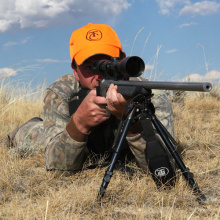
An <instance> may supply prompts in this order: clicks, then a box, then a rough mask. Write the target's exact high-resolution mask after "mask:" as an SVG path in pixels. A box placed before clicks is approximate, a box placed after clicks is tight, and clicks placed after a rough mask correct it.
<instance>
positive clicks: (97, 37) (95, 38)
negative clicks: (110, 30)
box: [86, 29, 102, 41]
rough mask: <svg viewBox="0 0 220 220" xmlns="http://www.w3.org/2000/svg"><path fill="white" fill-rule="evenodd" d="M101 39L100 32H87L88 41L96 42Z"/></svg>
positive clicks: (95, 30) (93, 30)
mask: <svg viewBox="0 0 220 220" xmlns="http://www.w3.org/2000/svg"><path fill="white" fill-rule="evenodd" d="M101 38H102V32H101V31H100V30H97V29H92V30H90V31H88V32H87V34H86V39H87V40H89V41H98V40H101Z"/></svg>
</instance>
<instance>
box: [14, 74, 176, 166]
mask: <svg viewBox="0 0 220 220" xmlns="http://www.w3.org/2000/svg"><path fill="white" fill-rule="evenodd" d="M79 90H80V87H79V84H78V82H77V81H76V79H75V78H74V75H73V74H68V75H65V76H62V77H61V78H59V79H58V80H57V81H55V82H54V83H53V84H52V85H51V86H50V87H49V88H48V89H47V90H46V93H45V97H44V105H43V121H34V122H33V121H31V120H30V121H29V122H27V123H26V124H25V125H23V126H21V127H20V128H19V129H18V131H17V132H16V135H15V136H14V138H13V145H14V148H11V153H13V152H14V153H15V152H16V151H17V152H18V153H20V154H21V155H25V154H26V152H32V153H33V152H34V151H35V152H38V151H39V150H42V149H44V151H45V164H46V169H47V170H54V169H57V170H78V169H82V168H83V166H84V164H85V161H86V160H87V159H88V156H89V155H90V153H91V152H90V151H89V149H88V146H87V144H88V141H85V142H77V141H75V140H73V139H72V138H71V137H70V136H69V134H68V132H67V131H66V125H67V123H68V121H69V119H70V117H71V116H70V113H69V102H70V101H72V100H71V97H73V94H74V93H77V92H78V91H79ZM152 102H153V103H154V105H155V109H156V115H157V117H158V119H159V120H160V121H161V122H162V123H163V124H164V126H165V127H166V128H167V129H168V131H169V132H170V133H171V134H172V135H173V114H172V107H171V104H170V102H169V100H168V98H167V96H166V95H165V94H164V93H161V92H159V94H156V95H155V96H154V97H153V98H152ZM91 135H92V133H91ZM96 135H97V134H96ZM126 139H127V141H128V144H129V147H130V149H131V151H132V153H133V154H134V156H135V158H136V159H137V161H138V163H139V164H140V166H141V167H142V168H143V169H145V170H146V169H147V162H146V159H145V154H144V149H145V147H146V142H145V140H144V139H143V137H142V134H138V135H137V136H135V137H127V138H126ZM98 147H99V148H100V151H101V148H102V145H100V146H98ZM16 148H17V149H16Z"/></svg>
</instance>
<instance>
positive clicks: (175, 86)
mask: <svg viewBox="0 0 220 220" xmlns="http://www.w3.org/2000/svg"><path fill="white" fill-rule="evenodd" d="M111 83H113V84H115V85H118V86H142V87H144V88H146V89H160V90H182V91H198V92H210V91H211V90H212V84H211V83H209V82H169V81H122V80H119V81H114V80H105V79H104V80H102V81H101V84H105V85H108V86H109V85H110V84H111Z"/></svg>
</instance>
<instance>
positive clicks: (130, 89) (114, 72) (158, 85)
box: [91, 56, 212, 203]
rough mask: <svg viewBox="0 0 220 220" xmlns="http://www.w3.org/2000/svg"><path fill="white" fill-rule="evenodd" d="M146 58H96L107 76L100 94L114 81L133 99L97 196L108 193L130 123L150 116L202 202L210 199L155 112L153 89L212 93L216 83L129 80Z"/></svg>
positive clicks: (98, 70) (97, 71) (96, 69)
mask: <svg viewBox="0 0 220 220" xmlns="http://www.w3.org/2000/svg"><path fill="white" fill-rule="evenodd" d="M144 68H145V64H144V61H143V60H142V59H141V58H140V57H137V56H132V57H126V58H124V59H122V60H119V59H118V58H112V60H99V61H95V62H94V63H93V64H92V66H91V69H92V70H93V72H94V73H95V74H103V75H104V79H103V80H101V81H100V86H99V87H97V95H100V96H106V92H107V90H108V87H109V86H110V84H112V83H113V84H114V85H117V88H118V89H117V91H118V92H119V93H121V94H122V95H123V96H124V97H125V98H129V99H132V100H133V103H132V104H131V105H129V107H128V109H127V113H126V115H125V117H124V119H122V120H121V121H120V124H119V127H118V130H117V134H116V136H115V139H114V142H113V149H114V152H113V155H112V157H111V161H110V165H109V166H108V168H107V170H106V172H105V174H104V177H103V181H102V184H101V187H100V190H99V193H98V196H97V200H98V201H101V199H102V197H103V196H104V194H105V191H106V189H107V186H108V184H109V182H110V179H111V177H112V175H113V170H114V167H115V164H116V161H117V158H118V156H119V153H120V149H121V146H122V143H123V141H124V139H125V137H126V135H127V132H128V129H129V126H130V125H131V124H132V122H133V121H134V120H140V119H143V118H145V119H146V118H148V119H150V120H151V122H152V124H153V125H154V127H155V128H156V130H157V132H158V133H159V135H160V137H161V138H162V140H163V142H164V144H165V145H166V147H167V149H168V150H169V152H170V154H171V155H172V157H173V159H174V161H175V163H176V164H177V166H178V167H179V169H180V170H181V173H182V174H183V176H184V178H185V179H186V181H187V182H188V184H189V186H190V187H191V188H192V190H193V193H194V194H195V195H197V200H198V201H199V203H202V201H205V200H206V197H205V195H204V194H202V192H201V191H200V189H199V187H198V184H197V183H196V182H195V180H194V178H193V173H192V172H190V170H189V168H187V167H186V166H185V164H184V163H183V161H182V159H181V158H180V156H179V155H178V153H177V152H176V149H175V147H174V146H177V142H176V141H175V139H174V138H173V137H172V136H171V134H170V133H169V132H168V131H167V129H166V128H165V127H164V126H163V125H162V123H161V122H160V121H159V120H158V118H157V117H156V115H155V108H154V105H153V104H152V102H151V97H152V96H153V94H152V89H160V90H182V91H200V92H209V91H211V89H212V85H211V84H210V83H209V82H203V83H196V82H186V83H185V82H163V81H128V80H129V77H138V76H140V75H141V74H142V73H143V72H144Z"/></svg>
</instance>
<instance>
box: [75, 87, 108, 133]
mask: <svg viewBox="0 0 220 220" xmlns="http://www.w3.org/2000/svg"><path fill="white" fill-rule="evenodd" d="M106 105H107V101H106V98H105V97H101V96H96V90H92V91H91V92H90V93H89V94H88V95H87V96H86V97H85V99H84V100H83V101H82V103H81V104H80V106H79V107H78V109H77V110H76V112H75V113H74V114H73V116H72V117H73V120H74V123H75V125H76V127H77V128H78V130H79V131H80V132H82V133H84V134H86V133H89V131H90V129H91V128H92V127H94V126H96V125H98V124H100V123H102V122H103V121H106V120H107V119H108V118H109V116H107V115H106Z"/></svg>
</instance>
